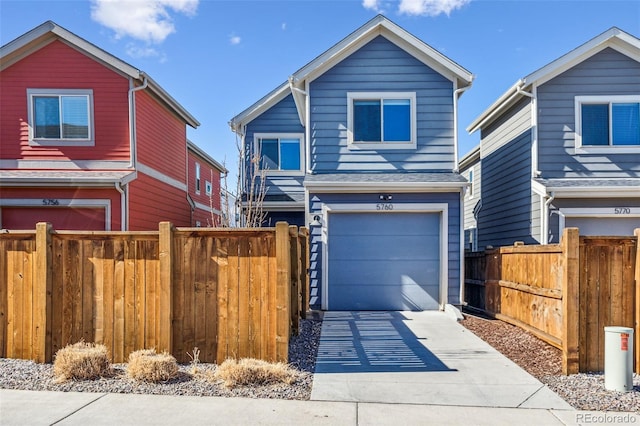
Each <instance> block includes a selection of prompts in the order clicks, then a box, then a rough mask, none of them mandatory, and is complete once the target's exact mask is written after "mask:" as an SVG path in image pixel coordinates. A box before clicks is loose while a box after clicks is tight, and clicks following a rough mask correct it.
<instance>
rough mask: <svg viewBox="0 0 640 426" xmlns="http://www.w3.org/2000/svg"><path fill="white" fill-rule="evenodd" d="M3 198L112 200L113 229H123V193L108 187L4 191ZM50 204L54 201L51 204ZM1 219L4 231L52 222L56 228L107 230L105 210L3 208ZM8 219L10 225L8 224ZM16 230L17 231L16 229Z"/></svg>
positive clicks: (7, 189)
mask: <svg viewBox="0 0 640 426" xmlns="http://www.w3.org/2000/svg"><path fill="white" fill-rule="evenodd" d="M0 197H1V198H2V199H14V200H16V199H18V200H25V201H26V200H29V201H35V202H36V203H37V204H41V203H42V204H43V205H44V202H43V200H47V201H48V200H62V199H74V200H79V199H86V200H97V199H100V200H109V201H110V202H111V229H112V230H114V231H119V230H120V212H121V208H120V193H119V192H117V191H116V190H115V189H107V188H2V192H1V193H0ZM48 202H51V201H48ZM0 219H1V221H2V227H3V228H13V229H17V228H20V229H25V228H26V229H32V228H35V227H34V224H35V223H36V222H47V221H51V222H52V223H53V224H54V227H55V228H56V229H83V230H84V229H91V230H104V229H105V223H104V208H95V209H94V208H90V209H87V208H78V209H76V208H73V209H71V208H64V207H55V206H51V207H49V206H47V207H44V206H43V207H40V206H38V207H29V208H25V207H19V208H15V207H2V208H0ZM7 220H8V222H7ZM16 227H17V228H16Z"/></svg>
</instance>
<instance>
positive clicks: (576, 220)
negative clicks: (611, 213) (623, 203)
mask: <svg viewBox="0 0 640 426" xmlns="http://www.w3.org/2000/svg"><path fill="white" fill-rule="evenodd" d="M564 226H565V228H569V227H571V228H579V229H580V235H597V236H599V235H611V236H631V235H633V230H634V229H635V228H640V217H611V218H610V217H567V218H566V219H565V223H564Z"/></svg>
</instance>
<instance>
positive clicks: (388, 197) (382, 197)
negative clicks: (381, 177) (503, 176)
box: [380, 194, 393, 201]
mask: <svg viewBox="0 0 640 426" xmlns="http://www.w3.org/2000/svg"><path fill="white" fill-rule="evenodd" d="M391 200H393V195H391V194H380V201H391Z"/></svg>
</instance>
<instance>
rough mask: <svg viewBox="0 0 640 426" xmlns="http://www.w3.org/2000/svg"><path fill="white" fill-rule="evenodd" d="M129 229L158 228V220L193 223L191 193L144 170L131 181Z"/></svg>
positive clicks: (185, 224)
mask: <svg viewBox="0 0 640 426" xmlns="http://www.w3.org/2000/svg"><path fill="white" fill-rule="evenodd" d="M129 197H130V201H129V229H130V230H131V231H144V230H155V229H158V223H159V222H162V221H170V222H172V223H173V224H174V225H175V226H191V207H190V206H189V203H188V201H187V193H186V192H185V191H182V190H180V189H177V188H174V187H173V186H170V185H167V184H165V183H162V182H160V181H158V180H156V179H153V178H152V177H149V176H147V175H145V174H143V173H138V178H137V179H136V180H134V181H133V182H131V183H130V184H129Z"/></svg>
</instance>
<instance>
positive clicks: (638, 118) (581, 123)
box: [575, 95, 640, 153]
mask: <svg viewBox="0 0 640 426" xmlns="http://www.w3.org/2000/svg"><path fill="white" fill-rule="evenodd" d="M575 116H576V123H575V125H576V129H575V140H576V152H577V153H611V152H618V153H637V152H640V96H637V95H619V96H576V98H575Z"/></svg>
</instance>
